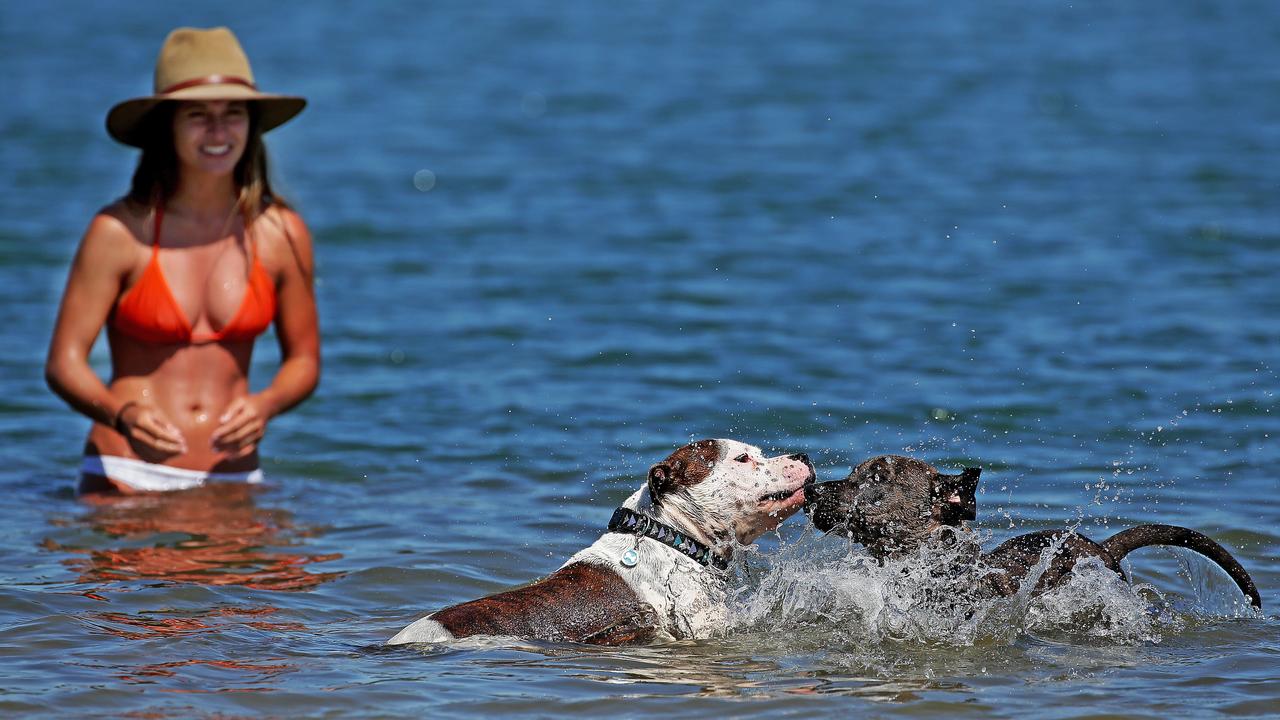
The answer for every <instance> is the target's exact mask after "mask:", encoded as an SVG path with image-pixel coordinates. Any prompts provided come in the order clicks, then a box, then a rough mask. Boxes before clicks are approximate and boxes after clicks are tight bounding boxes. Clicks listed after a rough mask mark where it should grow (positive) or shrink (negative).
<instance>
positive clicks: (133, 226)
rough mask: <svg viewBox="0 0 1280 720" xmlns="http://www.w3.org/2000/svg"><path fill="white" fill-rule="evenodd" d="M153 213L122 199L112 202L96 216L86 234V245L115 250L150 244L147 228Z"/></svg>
mask: <svg viewBox="0 0 1280 720" xmlns="http://www.w3.org/2000/svg"><path fill="white" fill-rule="evenodd" d="M151 217H152V213H151V211H150V209H148V208H142V207H139V206H138V205H137V204H135V203H132V202H130V201H129V200H127V199H125V198H121V199H119V200H116V201H114V202H111V203H109V204H107V205H105V206H103V207H102V208H100V209H99V210H98V212H97V213H95V214H94V216H93V220H91V221H90V222H89V229H88V230H87V231H86V232H85V237H84V242H85V244H86V245H88V244H94V245H107V246H111V247H114V248H122V247H131V246H136V245H146V244H148V243H147V242H146V240H145V238H146V237H147V226H148V223H150V221H151Z"/></svg>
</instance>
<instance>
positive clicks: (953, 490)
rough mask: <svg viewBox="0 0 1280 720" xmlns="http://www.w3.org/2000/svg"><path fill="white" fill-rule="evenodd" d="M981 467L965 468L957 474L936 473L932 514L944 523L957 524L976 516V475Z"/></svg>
mask: <svg viewBox="0 0 1280 720" xmlns="http://www.w3.org/2000/svg"><path fill="white" fill-rule="evenodd" d="M981 474H982V468H965V469H964V472H962V473H960V474H959V475H943V474H941V473H939V474H938V477H937V480H936V481H935V484H934V488H933V501H934V516H935V517H936V518H937V519H938V521H939V522H941V523H942V524H944V525H959V524H960V523H961V522H962V521H964V520H976V519H977V517H978V499H977V497H975V493H976V492H977V490H978V476H979V475H981Z"/></svg>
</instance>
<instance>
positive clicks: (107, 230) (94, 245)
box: [44, 212, 185, 453]
mask: <svg viewBox="0 0 1280 720" xmlns="http://www.w3.org/2000/svg"><path fill="white" fill-rule="evenodd" d="M137 252H138V250H137V240H135V238H134V235H133V233H132V232H130V230H129V228H128V227H127V226H126V225H125V223H124V222H123V221H122V220H121V219H120V218H119V217H117V216H115V215H114V214H112V213H110V212H102V213H99V214H98V215H97V216H95V217H94V219H93V222H91V223H90V224H89V229H88V230H86V231H85V234H84V237H83V238H82V239H81V240H80V247H79V249H77V250H76V256H75V259H74V260H73V261H72V262H71V271H70V273H69V274H68V276H67V286H66V289H65V290H64V291H63V293H62V305H61V307H59V309H58V319H57V321H56V322H55V324H54V326H53V338H52V339H51V340H50V341H49V357H48V359H47V360H46V361H45V366H44V377H45V381H46V382H47V383H49V387H50V388H51V389H52V390H53V391H54V392H55V393H57V394H58V396H59V397H61V398H62V399H63V400H66V401H67V404H69V405H70V406H71V407H73V408H75V409H76V410H77V411H79V412H80V413H81V414H83V415H85V416H86V417H88V418H89V419H90V420H93V421H95V422H99V423H102V424H103V425H106V426H107V427H111V428H115V429H116V430H117V431H123V432H124V433H125V434H126V436H128V437H130V438H131V439H133V440H137V441H139V442H141V443H143V444H144V445H147V446H150V447H152V448H154V449H156V450H159V451H162V452H165V453H175V452H182V451H183V449H184V448H185V445H184V442H183V439H182V435H181V433H179V432H178V430H177V429H176V428H174V427H173V426H172V424H170V423H169V422H168V421H167V420H165V419H164V417H163V415H161V414H160V413H159V412H158V411H156V410H154V409H153V408H150V407H144V406H141V405H139V404H138V403H137V402H134V401H129V400H126V399H122V398H117V397H116V396H115V395H113V394H112V393H111V390H110V389H108V388H107V386H106V385H105V384H104V383H103V382H102V379H101V378H99V377H98V375H97V373H95V372H94V371H93V368H91V367H89V351H90V350H92V349H93V343H94V341H96V340H97V338H98V335H99V334H100V333H101V332H102V327H103V325H105V324H106V321H107V316H108V315H109V314H110V312H111V307H112V305H114V304H115V302H116V298H118V297H119V296H120V290H121V288H122V287H123V286H124V283H125V280H126V278H127V277H128V275H129V271H130V270H131V269H132V268H133V265H134V264H135V263H136V258H137ZM126 411H127V413H128V414H127V416H126V417H123V418H122V417H121V415H122V414H124V413H125V412H126ZM122 421H123V422H122Z"/></svg>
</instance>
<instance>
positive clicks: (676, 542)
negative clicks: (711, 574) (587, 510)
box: [609, 507, 729, 570]
mask: <svg viewBox="0 0 1280 720" xmlns="http://www.w3.org/2000/svg"><path fill="white" fill-rule="evenodd" d="M609 531H610V532H617V533H628V534H631V535H638V536H640V537H647V538H652V539H654V540H657V541H658V542H660V543H662V544H663V545H666V546H667V547H671V548H674V549H675V550H676V551H677V552H679V553H680V554H682V555H686V556H688V557H689V558H691V559H693V560H694V561H695V562H698V563H701V564H703V565H707V566H711V567H715V568H718V569H720V570H727V569H728V568H729V560H728V559H727V558H725V557H723V556H720V555H717V554H716V553H715V551H714V550H712V549H711V548H709V547H707V546H706V545H703V544H702V543H700V542H698V541H697V540H694V539H693V538H691V537H689V536H688V535H685V534H684V533H682V532H680V531H678V530H676V529H675V528H673V527H671V526H669V525H663V524H662V523H660V522H658V521H657V520H654V519H653V518H651V517H649V516H648V515H642V514H640V513H638V512H636V511H634V510H629V509H627V508H622V507H620V508H618V509H617V510H614V511H613V517H612V518H611V519H610V520H609Z"/></svg>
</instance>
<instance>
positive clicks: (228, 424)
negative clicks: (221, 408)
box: [209, 395, 269, 457]
mask: <svg viewBox="0 0 1280 720" xmlns="http://www.w3.org/2000/svg"><path fill="white" fill-rule="evenodd" d="M268 417H269V415H268V413H267V409H266V403H265V402H264V401H263V399H262V398H261V396H258V395H245V396H243V397H238V398H236V399H235V400H232V401H231V404H230V405H228V406H227V411H226V412H224V413H222V417H221V418H219V421H220V422H221V423H222V424H221V425H219V426H218V427H217V428H216V429H215V430H214V431H213V435H212V436H211V437H210V438H209V442H210V444H212V445H213V448H214V449H215V450H222V451H226V452H233V453H234V455H235V456H236V457H239V456H243V455H248V454H249V453H251V452H253V450H254V449H255V448H257V447H258V443H259V442H261V441H262V437H263V436H264V435H266V434H267V419H268Z"/></svg>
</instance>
